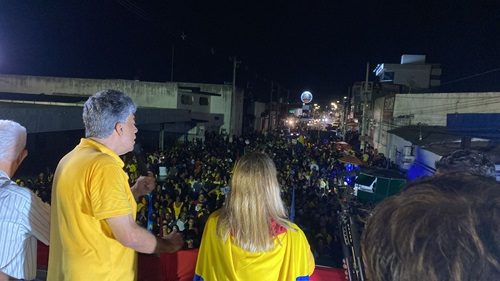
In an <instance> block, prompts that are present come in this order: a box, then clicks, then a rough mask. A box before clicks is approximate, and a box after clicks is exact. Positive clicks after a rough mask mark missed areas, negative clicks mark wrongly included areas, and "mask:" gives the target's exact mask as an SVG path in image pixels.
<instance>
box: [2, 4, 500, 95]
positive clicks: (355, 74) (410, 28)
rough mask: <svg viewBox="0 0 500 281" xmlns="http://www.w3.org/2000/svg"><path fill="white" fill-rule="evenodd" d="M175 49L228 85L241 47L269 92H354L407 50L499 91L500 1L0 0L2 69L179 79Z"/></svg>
mask: <svg viewBox="0 0 500 281" xmlns="http://www.w3.org/2000/svg"><path fill="white" fill-rule="evenodd" d="M245 3H246V4H245ZM172 46H174V71H173V79H174V81H185V82H202V83H225V82H226V83H230V82H231V81H232V66H233V62H232V61H231V58H232V57H234V56H236V57H237V59H238V60H239V61H241V63H240V65H239V68H238V70H237V85H238V87H241V88H244V89H246V91H247V93H249V96H252V97H254V98H255V99H257V100H262V101H265V100H266V99H268V98H269V93H270V90H271V81H272V84H273V85H274V91H275V94H274V95H275V96H274V97H275V98H276V95H277V94H278V93H279V96H281V97H283V98H285V97H286V96H287V94H288V93H289V98H290V101H292V102H294V101H298V100H299V94H300V92H301V91H303V90H306V89H307V90H310V91H311V92H313V94H314V95H315V96H316V97H317V98H318V99H322V100H324V101H327V100H328V99H335V98H336V97H338V96H344V95H345V94H346V93H347V89H348V87H349V86H350V85H352V83H353V82H355V81H360V80H364V77H365V68H366V63H367V62H370V64H371V66H372V67H371V70H373V68H374V67H375V65H376V64H378V63H399V62H400V56H401V55H402V54H425V55H427V62H429V63H440V64H441V67H442V69H443V75H442V83H443V86H442V87H441V89H436V91H500V1H474V0H470V1H465V0H441V1H440V0H433V1H429V0H419V1H404V0H400V1H376V0H374V1H356V0H354V1H335V0H329V1H313V0H309V1H292V0H290V1H263V2H262V3H261V2H259V1H235V0H233V1H226V0H224V1H188V0H186V1H167V0H164V1H146V0H114V1H107V0H101V1H97V0H85V1H73V0H71V1H68V0H65V1H49V0H47V1H42V0H40V1H35V0H32V1H23V0H0V73H3V74H25V75H43V76H63V77H81V78H99V79H100V78H109V79H138V80H142V81H170V79H171V63H172ZM370 79H374V76H373V74H371V76H370ZM288 91H289V92H288Z"/></svg>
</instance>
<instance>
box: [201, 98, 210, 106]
mask: <svg viewBox="0 0 500 281" xmlns="http://www.w3.org/2000/svg"><path fill="white" fill-rule="evenodd" d="M200 105H208V98H207V97H200Z"/></svg>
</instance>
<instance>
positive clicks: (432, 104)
mask: <svg viewBox="0 0 500 281" xmlns="http://www.w3.org/2000/svg"><path fill="white" fill-rule="evenodd" d="M383 100H384V97H382V98H379V99H377V100H376V101H375V103H374V108H373V112H374V114H373V124H376V125H375V126H373V127H372V128H371V130H372V136H373V138H372V141H373V145H374V147H375V148H377V149H378V151H379V152H381V153H384V154H385V155H387V156H388V157H389V158H391V160H392V161H395V159H396V153H395V152H396V149H401V147H404V146H405V145H411V144H410V143H409V142H406V141H404V140H402V139H401V138H399V137H397V136H394V135H392V134H390V133H388V132H387V131H389V130H391V129H394V128H397V127H400V126H405V125H416V124H418V123H423V124H426V125H429V126H446V115H447V114H448V113H500V92H481V93H427V94H397V95H396V97H395V100H394V111H393V114H392V116H393V119H392V120H385V121H384V120H383V118H382V115H383V114H380V113H381V112H383V108H384V103H383ZM426 158H429V159H433V158H435V157H434V156H433V157H426ZM432 161H433V160H432ZM395 162H396V161H395Z"/></svg>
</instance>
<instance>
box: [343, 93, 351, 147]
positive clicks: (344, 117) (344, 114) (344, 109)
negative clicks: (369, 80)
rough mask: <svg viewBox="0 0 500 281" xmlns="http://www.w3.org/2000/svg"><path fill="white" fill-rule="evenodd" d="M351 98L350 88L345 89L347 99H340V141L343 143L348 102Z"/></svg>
mask: <svg viewBox="0 0 500 281" xmlns="http://www.w3.org/2000/svg"><path fill="white" fill-rule="evenodd" d="M350 97H351V87H347V99H344V98H343V99H342V121H343V122H342V123H343V126H342V139H343V140H344V141H345V140H346V138H345V133H346V129H347V115H348V114H347V107H348V100H349V98H350Z"/></svg>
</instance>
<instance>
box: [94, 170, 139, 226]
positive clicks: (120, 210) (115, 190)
mask: <svg viewBox="0 0 500 281" xmlns="http://www.w3.org/2000/svg"><path fill="white" fill-rule="evenodd" d="M89 192H90V198H91V204H92V211H93V213H94V216H95V218H96V219H98V220H102V219H107V218H111V217H116V216H122V215H127V214H132V210H133V208H132V206H131V204H130V201H129V196H130V195H131V194H130V193H131V191H130V186H129V184H128V180H127V176H126V174H125V172H124V171H123V169H122V168H121V167H120V166H118V165H117V164H115V163H113V162H112V161H107V163H106V162H105V163H103V164H99V165H97V166H96V167H95V170H94V171H93V173H92V177H91V179H90V189H89Z"/></svg>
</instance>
